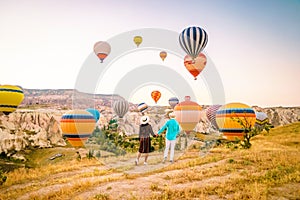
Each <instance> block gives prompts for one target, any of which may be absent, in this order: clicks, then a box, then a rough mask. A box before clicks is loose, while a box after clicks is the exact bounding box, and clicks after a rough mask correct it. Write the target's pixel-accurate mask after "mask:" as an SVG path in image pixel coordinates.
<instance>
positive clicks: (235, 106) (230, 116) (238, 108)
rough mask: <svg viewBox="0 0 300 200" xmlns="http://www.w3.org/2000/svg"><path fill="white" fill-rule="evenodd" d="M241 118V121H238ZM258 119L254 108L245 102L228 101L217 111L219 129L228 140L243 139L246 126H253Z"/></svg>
mask: <svg viewBox="0 0 300 200" xmlns="http://www.w3.org/2000/svg"><path fill="white" fill-rule="evenodd" d="M238 120H239V121H238ZM255 121H256V116H255V112H254V110H253V109H252V108H251V107H250V106H248V105H246V104H243V103H228V104H226V105H223V106H222V107H220V108H219V109H218V111H217V112H216V122H217V125H218V127H219V131H220V132H221V133H223V135H224V136H225V138H226V139H227V140H231V141H234V140H236V139H240V140H243V138H244V134H245V128H250V127H253V126H254V124H255Z"/></svg>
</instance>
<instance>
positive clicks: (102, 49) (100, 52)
mask: <svg viewBox="0 0 300 200" xmlns="http://www.w3.org/2000/svg"><path fill="white" fill-rule="evenodd" d="M110 51H111V47H110V44H109V43H107V42H105V41H99V42H96V43H95V44H94V52H95V54H96V56H97V57H98V58H99V59H100V61H101V62H103V60H104V59H105V58H106V57H107V56H108V55H109V54H110Z"/></svg>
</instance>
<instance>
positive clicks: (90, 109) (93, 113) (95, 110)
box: [86, 108, 100, 122]
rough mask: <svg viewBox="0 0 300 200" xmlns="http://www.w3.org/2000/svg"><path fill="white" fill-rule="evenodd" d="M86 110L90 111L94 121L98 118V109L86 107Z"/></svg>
mask: <svg viewBox="0 0 300 200" xmlns="http://www.w3.org/2000/svg"><path fill="white" fill-rule="evenodd" d="M86 111H88V112H89V113H91V114H92V115H93V116H94V118H95V120H96V122H97V121H98V120H99V119H100V112H99V110H97V109H94V108H88V109H86Z"/></svg>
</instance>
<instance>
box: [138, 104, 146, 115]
mask: <svg viewBox="0 0 300 200" xmlns="http://www.w3.org/2000/svg"><path fill="white" fill-rule="evenodd" d="M147 109H148V105H147V104H146V103H144V102H143V103H140V104H138V110H139V111H140V112H141V113H144V112H146V111H147Z"/></svg>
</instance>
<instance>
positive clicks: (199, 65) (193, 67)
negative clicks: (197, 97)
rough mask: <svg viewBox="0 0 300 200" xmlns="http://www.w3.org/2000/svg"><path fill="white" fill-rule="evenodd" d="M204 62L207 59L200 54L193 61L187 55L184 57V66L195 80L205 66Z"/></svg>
mask: <svg viewBox="0 0 300 200" xmlns="http://www.w3.org/2000/svg"><path fill="white" fill-rule="evenodd" d="M206 62H207V59H206V56H205V55H204V54H203V53H200V54H199V55H198V56H197V58H195V59H192V57H191V56H189V55H186V56H185V57H184V66H185V68H186V69H187V70H188V71H189V72H190V73H191V74H192V75H193V76H194V78H195V80H197V76H198V75H199V74H200V73H201V72H202V70H203V69H204V67H205V66H206Z"/></svg>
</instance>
